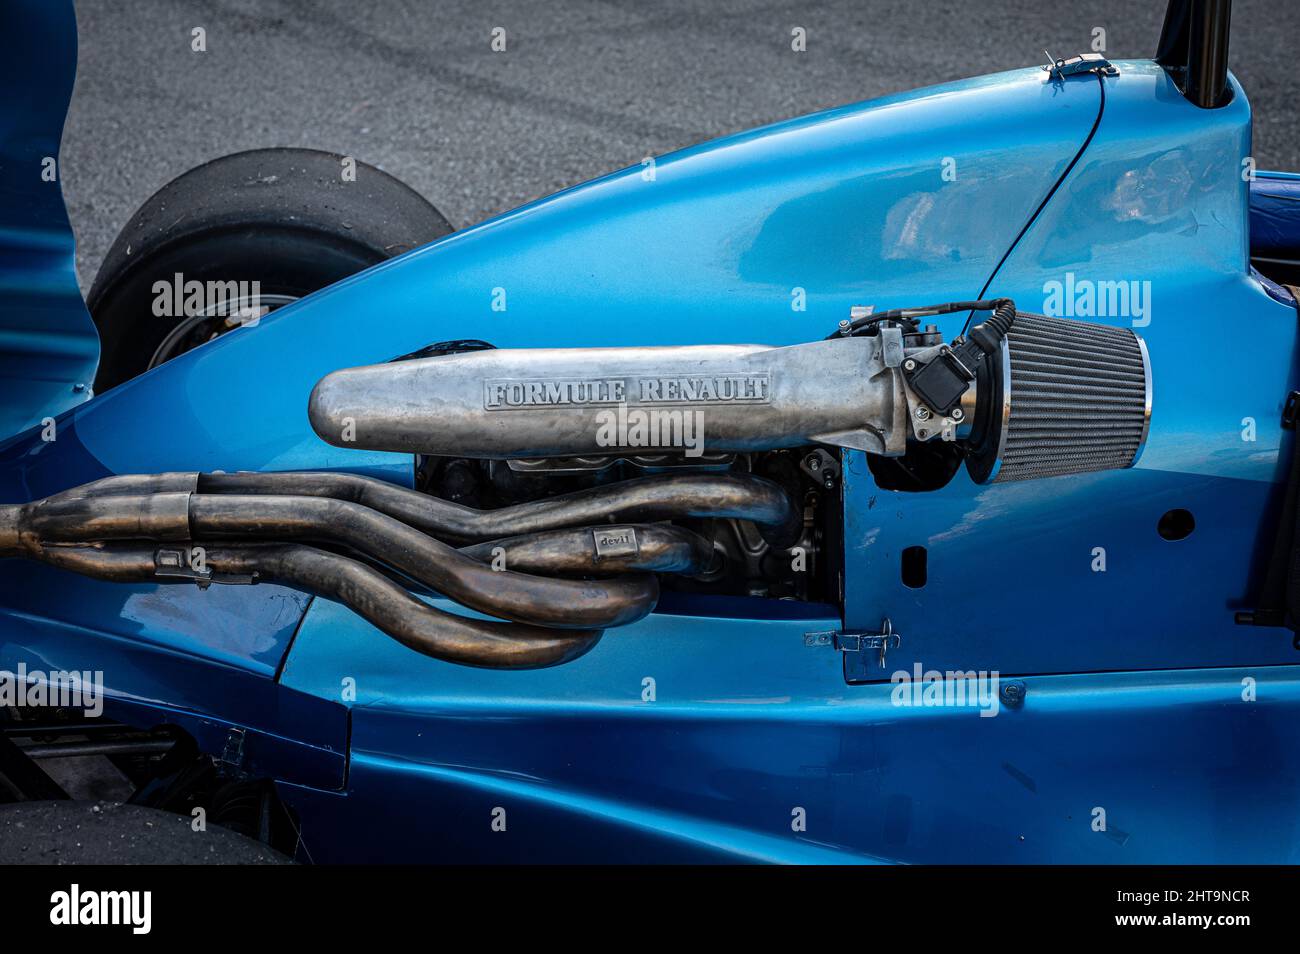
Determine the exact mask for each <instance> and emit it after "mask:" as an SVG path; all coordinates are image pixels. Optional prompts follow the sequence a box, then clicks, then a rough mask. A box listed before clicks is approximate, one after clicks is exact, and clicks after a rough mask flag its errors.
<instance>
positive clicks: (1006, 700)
mask: <svg viewBox="0 0 1300 954" xmlns="http://www.w3.org/2000/svg"><path fill="white" fill-rule="evenodd" d="M1000 694H1001V696H1002V704H1003V705H1005V706H1009V707H1010V708H1012V709H1019V708H1020V707H1021V706H1022V705H1024V703H1025V684H1024V683H1023V682H1004V683H1003V684H1002V691H1001V693H1000Z"/></svg>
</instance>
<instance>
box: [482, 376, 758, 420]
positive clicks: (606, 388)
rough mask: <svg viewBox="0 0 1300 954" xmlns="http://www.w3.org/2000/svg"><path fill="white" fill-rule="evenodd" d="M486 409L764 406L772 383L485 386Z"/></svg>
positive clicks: (733, 379)
mask: <svg viewBox="0 0 1300 954" xmlns="http://www.w3.org/2000/svg"><path fill="white" fill-rule="evenodd" d="M483 389H484V394H483V407H484V408H485V409H487V410H489V411H497V410H502V409H504V408H528V407H573V406H576V405H590V404H597V405H599V404H621V403H633V404H682V403H693V404H698V403H716V404H766V403H768V402H769V401H770V400H771V390H772V382H771V377H770V375H768V374H767V373H762V374H708V375H701V376H698V377H687V376H681V375H642V376H636V377H632V378H563V379H556V380H545V379H538V380H526V381H521V380H509V379H502V378H496V379H492V380H488V381H485V382H483Z"/></svg>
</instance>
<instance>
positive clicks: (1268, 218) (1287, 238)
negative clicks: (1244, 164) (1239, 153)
mask: <svg viewBox="0 0 1300 954" xmlns="http://www.w3.org/2000/svg"><path fill="white" fill-rule="evenodd" d="M1250 249H1251V253H1252V256H1255V257H1259V256H1262V257H1265V258H1272V257H1281V258H1284V259H1285V260H1287V261H1292V262H1293V261H1296V259H1297V257H1298V253H1297V250H1298V249H1300V175H1297V174H1296V173H1293V172H1260V173H1258V174H1257V175H1256V176H1255V178H1254V179H1253V180H1252V181H1251V183H1250Z"/></svg>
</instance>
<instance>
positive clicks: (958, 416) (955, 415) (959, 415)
mask: <svg viewBox="0 0 1300 954" xmlns="http://www.w3.org/2000/svg"><path fill="white" fill-rule="evenodd" d="M951 416H952V419H953V420H954V421H960V420H962V419H963V418H964V417H965V416H966V412H965V411H963V410H962V409H961V408H959V407H955V408H953V409H952V415H951Z"/></svg>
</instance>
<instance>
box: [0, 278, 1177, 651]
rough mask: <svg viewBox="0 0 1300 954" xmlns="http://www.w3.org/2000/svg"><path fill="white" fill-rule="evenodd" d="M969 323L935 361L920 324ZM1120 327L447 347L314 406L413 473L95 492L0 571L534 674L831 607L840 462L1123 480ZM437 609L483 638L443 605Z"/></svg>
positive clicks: (1135, 433) (328, 390)
mask: <svg viewBox="0 0 1300 954" xmlns="http://www.w3.org/2000/svg"><path fill="white" fill-rule="evenodd" d="M960 311H969V312H971V314H972V315H973V314H975V313H986V314H987V315H988V317H987V318H986V319H985V320H984V321H982V322H981V323H979V324H976V325H975V326H974V327H973V328H971V329H970V332H969V334H963V335H961V336H959V337H958V338H956V339H954V340H953V341H951V342H945V341H943V339H942V337H941V335H940V334H939V332H938V331H937V329H936V328H935V326H934V325H933V324H927V325H924V326H923V325H922V321H923V320H924V319H925V318H928V317H933V316H936V315H940V314H947V313H953V312H960ZM1151 399H1152V391H1151V369H1150V364H1149V360H1148V357H1147V352H1146V347H1145V345H1144V344H1143V342H1142V340H1141V339H1140V338H1139V337H1138V336H1136V335H1135V334H1133V333H1132V332H1131V331H1127V330H1122V329H1116V328H1110V327H1106V326H1101V325H1093V324H1087V323H1083V322H1077V321H1068V320H1063V319H1057V318H1046V317H1041V316H1036V315H1018V314H1017V313H1016V310H1015V306H1014V305H1013V304H1012V303H1011V302H1010V301H1009V300H1007V299H991V300H983V301H968V302H951V303H947V304H943V305H933V306H927V307H923V308H912V309H896V310H893V311H887V312H881V313H879V314H872V313H871V312H870V311H869V310H868V309H854V311H853V313H852V314H851V316H850V317H849V318H847V319H845V320H844V321H842V322H841V323H840V326H839V328H838V329H836V330H835V331H834V332H833V333H832V334H831V335H830V336H829V337H827V338H826V339H825V340H822V341H814V342H808V343H804V344H796V345H790V346H785V347H768V346H761V345H705V346H686V347H667V348H572V349H496V348H492V347H491V346H490V345H487V344H486V343H484V342H477V341H460V342H446V343H442V344H439V345H433V346H430V348H427V349H424V350H423V351H421V352H417V353H415V354H412V355H407V356H404V357H403V358H399V359H395V360H394V361H391V362H388V363H386V364H381V365H371V366H367V367H359V368H349V369H344V370H340V371H336V372H333V373H332V374H329V375H327V376H326V377H325V378H324V379H322V380H321V381H320V382H319V383H318V384H317V385H316V387H315V389H314V391H313V393H312V395H311V397H310V401H309V403H308V414H309V417H310V420H311V424H312V426H313V428H314V429H315V430H316V432H317V433H318V434H319V435H320V436H321V437H322V438H323V439H324V440H326V441H328V442H330V443H332V444H336V445H338V446H339V447H345V448H364V449H373V450H383V451H396V452H403V453H409V454H411V455H413V458H414V460H415V462H416V467H417V478H416V486H415V488H414V489H411V488H404V487H398V486H395V485H393V484H389V483H385V482H383V481H378V480H373V479H370V478H365V477H360V476H356V475H353V474H344V473H235V474H224V473H203V474H201V473H166V474H146V475H125V476H118V477H109V478H105V479H103V480H100V481H96V482H94V483H91V484H87V485H84V486H82V487H75V488H72V489H70V490H67V491H64V492H62V493H60V494H55V495H53V496H51V497H47V498H44V499H42V500H36V501H32V502H30V503H27V504H13V505H7V506H0V556H9V557H23V558H27V559H34V560H39V561H42V562H45V563H49V564H52V565H54V566H58V567H61V568H63V569H67V570H71V571H74V572H79V573H83V574H86V575H89V576H94V577H98V578H101V579H108V580H116V581H121V582H138V581H145V580H152V581H158V582H172V583H190V584H197V585H198V586H200V587H207V586H210V585H212V584H245V585H247V584H254V583H258V582H261V581H274V582H279V583H283V584H287V585H290V586H295V587H298V588H300V589H303V590H306V591H309V592H312V593H317V594H320V595H323V596H326V597H327V598H330V599H335V600H338V601H340V602H342V603H344V604H346V605H348V606H349V607H351V608H352V609H353V610H354V611H355V612H357V613H358V614H360V615H361V616H363V617H365V618H366V619H367V620H369V621H370V622H371V623H373V624H374V625H375V626H376V627H377V628H379V629H380V630H382V631H383V632H385V633H387V634H388V635H389V636H391V637H393V638H394V639H397V640H398V641H400V642H402V643H403V644H404V645H407V646H409V647H410V648H412V649H413V650H415V651H417V652H421V653H424V654H426V655H430V656H435V657H437V658H440V659H444V660H448V661H451V662H457V663H462V664H466V665H473V666H484V667H491V668H502V669H527V668H537V667H541V666H550V665H556V664H558V663H562V662H566V661H568V660H571V659H574V658H576V657H578V656H580V655H582V654H583V653H585V652H587V651H588V650H589V649H590V648H591V647H592V646H593V645H595V643H596V642H597V641H598V640H599V638H600V636H601V633H602V632H603V630H604V629H606V628H608V627H611V626H619V625H623V624H626V623H630V622H634V621H635V620H638V619H641V618H642V617H644V616H645V615H646V614H648V613H649V612H651V610H653V609H654V607H655V606H656V604H657V603H658V601H659V599H660V596H661V591H662V590H664V589H667V590H675V591H682V592H685V593H692V594H716V595H722V596H745V597H750V598H769V599H772V598H776V599H781V598H785V599H799V600H812V601H823V602H832V603H834V602H838V601H839V599H840V593H841V592H842V579H841V577H840V572H841V571H840V554H841V552H842V546H841V542H840V539H839V532H840V528H841V527H842V525H843V514H842V513H841V506H842V501H841V495H840V493H839V484H840V479H841V460H842V451H843V450H850V451H861V452H865V454H866V456H867V461H868V463H869V465H870V467H871V469H872V472H873V475H874V477H875V480H876V483H877V484H878V485H879V486H881V487H882V488H885V489H891V490H910V491H923V490H931V489H935V488H937V487H940V486H942V485H943V484H944V483H946V482H947V481H948V480H950V479H951V478H952V477H953V475H954V474H955V472H956V471H957V470H958V469H959V468H960V467H961V466H962V464H963V462H964V463H965V466H966V468H967V470H968V471H969V473H970V476H971V477H972V478H973V479H974V480H976V481H978V482H982V483H989V482H1005V481H1015V480H1025V479H1032V478H1042V477H1057V476H1062V475H1068V474H1077V473H1081V472H1084V471H1095V470H1105V469H1116V468H1123V467H1130V466H1132V465H1133V463H1134V462H1135V461H1136V460H1137V458H1138V455H1139V454H1140V453H1141V451H1142V447H1143V445H1144V443H1145V441H1146V435H1147V431H1148V427H1149V423H1150V414H1151ZM421 594H440V595H442V596H445V597H448V598H450V599H451V600H453V601H455V602H456V603H458V604H460V605H462V606H464V607H468V608H470V609H472V610H476V611H478V612H479V613H482V614H484V615H486V616H487V617H490V618H489V619H481V618H477V617H471V616H465V615H461V614H459V613H454V612H445V611H443V610H441V609H438V608H436V607H433V606H431V605H429V603H428V602H427V601H425V600H422V599H420V598H419V595H421Z"/></svg>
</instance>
